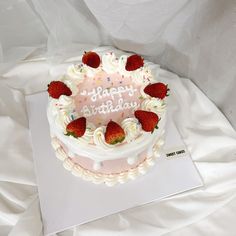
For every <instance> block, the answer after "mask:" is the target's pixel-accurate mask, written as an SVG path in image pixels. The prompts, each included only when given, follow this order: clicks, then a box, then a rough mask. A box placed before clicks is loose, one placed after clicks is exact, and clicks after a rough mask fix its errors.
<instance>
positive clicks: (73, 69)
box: [67, 64, 86, 80]
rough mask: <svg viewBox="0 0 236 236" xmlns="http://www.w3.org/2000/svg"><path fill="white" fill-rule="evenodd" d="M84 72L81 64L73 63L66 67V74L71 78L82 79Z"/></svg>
mask: <svg viewBox="0 0 236 236" xmlns="http://www.w3.org/2000/svg"><path fill="white" fill-rule="evenodd" d="M85 73H86V70H85V67H84V65H83V64H75V65H71V66H69V67H68V70H67V75H68V76H69V77H70V78H71V79H73V80H83V79H84V75H85Z"/></svg>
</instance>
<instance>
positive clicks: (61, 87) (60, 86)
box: [48, 81, 72, 99]
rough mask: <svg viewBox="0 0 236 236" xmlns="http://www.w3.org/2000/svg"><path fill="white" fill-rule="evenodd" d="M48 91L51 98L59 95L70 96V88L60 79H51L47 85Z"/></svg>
mask: <svg viewBox="0 0 236 236" xmlns="http://www.w3.org/2000/svg"><path fill="white" fill-rule="evenodd" d="M48 93H49V96H50V97H52V98H56V99H57V98H59V97H60V96H61V95H66V96H70V95H71V94H72V92H71V90H70V89H69V88H68V87H67V85H66V84H64V83H63V82H61V81H52V82H51V83H50V84H49V85H48Z"/></svg>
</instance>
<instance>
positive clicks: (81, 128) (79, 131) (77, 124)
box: [66, 117, 86, 138]
mask: <svg viewBox="0 0 236 236" xmlns="http://www.w3.org/2000/svg"><path fill="white" fill-rule="evenodd" d="M85 130H86V118H85V117H80V118H78V119H76V120H73V121H71V122H70V123H69V124H68V125H67V126H66V131H67V133H66V135H68V136H70V135H72V136H73V137H75V138H78V137H81V136H83V135H84V133H85Z"/></svg>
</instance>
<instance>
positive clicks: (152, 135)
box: [47, 52, 169, 186]
mask: <svg viewBox="0 0 236 236" xmlns="http://www.w3.org/2000/svg"><path fill="white" fill-rule="evenodd" d="M157 79H158V78H153V76H152V73H151V69H150V68H149V67H148V65H147V63H145V62H144V60H143V58H142V57H141V56H139V55H131V56H127V55H123V56H120V57H119V58H118V57H116V56H115V54H114V53H113V52H109V53H105V54H103V55H98V54H97V53H95V52H87V53H85V54H84V55H83V57H82V62H81V63H78V64H75V65H71V66H69V68H68V70H67V72H66V73H65V74H64V75H63V76H62V77H61V78H60V79H59V80H57V81H52V82H51V83H50V84H49V85H48V94H49V103H48V109H47V116H48V121H49V126H50V134H51V138H52V146H53V148H54V149H55V152H56V156H57V157H58V158H59V159H60V160H62V161H63V166H64V167H65V168H66V169H67V170H69V171H71V173H72V174H74V175H75V176H79V177H81V178H83V179H84V180H89V181H92V182H93V183H105V184H106V185H108V186H113V185H115V184H117V183H125V182H127V181H128V180H133V179H135V178H136V177H137V176H139V175H141V174H145V173H146V172H147V170H148V169H149V168H150V167H151V166H152V165H154V164H155V159H156V158H157V157H158V156H159V155H160V151H161V147H162V146H163V144H164V129H165V122H166V97H167V96H168V90H169V89H168V87H167V85H165V84H163V83H161V82H158V81H157Z"/></svg>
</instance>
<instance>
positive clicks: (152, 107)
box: [141, 98, 166, 115]
mask: <svg viewBox="0 0 236 236" xmlns="http://www.w3.org/2000/svg"><path fill="white" fill-rule="evenodd" d="M141 108H142V109H143V110H145V111H152V112H155V113H157V114H159V115H161V114H162V113H163V112H164V111H165V109H166V104H165V101H164V100H163V99H158V98H147V99H145V100H144V101H143V102H142V104H141Z"/></svg>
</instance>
